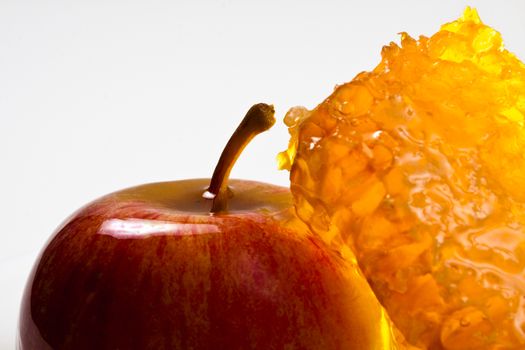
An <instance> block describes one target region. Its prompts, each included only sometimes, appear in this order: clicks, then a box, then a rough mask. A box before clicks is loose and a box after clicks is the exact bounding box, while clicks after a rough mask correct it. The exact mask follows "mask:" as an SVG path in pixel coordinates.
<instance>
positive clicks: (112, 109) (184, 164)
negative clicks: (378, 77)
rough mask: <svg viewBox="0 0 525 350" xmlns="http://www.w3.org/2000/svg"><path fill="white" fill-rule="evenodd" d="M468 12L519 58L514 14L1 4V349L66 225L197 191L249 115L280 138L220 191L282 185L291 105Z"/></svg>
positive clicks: (254, 154) (517, 11)
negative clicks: (110, 205) (148, 188)
mask: <svg viewBox="0 0 525 350" xmlns="http://www.w3.org/2000/svg"><path fill="white" fill-rule="evenodd" d="M466 5H472V6H475V7H477V8H478V10H479V13H480V15H481V18H482V19H483V20H484V21H485V22H486V23H488V24H490V25H492V26H494V27H495V28H496V29H498V30H499V31H500V32H501V33H502V34H503V37H504V39H505V42H506V46H507V48H508V49H510V50H511V51H512V52H514V53H516V54H517V55H518V57H520V58H521V59H522V60H523V59H525V21H524V20H523V14H524V13H525V1H519V0H517V1H470V2H467V1H420V0H418V1H360V2H357V1H315V2H314V1H307V0H303V1H299V0H297V1H277V0H267V1H260V2H254V1H242V0H239V1H228V0H220V1H181V0H177V1H156V0H154V1H151V0H149V1H117V0H111V1H109V0H108V1H42V0H39V1H24V0H0V225H1V235H2V240H1V244H0V349H2V350H3V349H13V348H14V334H15V330H16V322H17V316H18V315H17V314H18V307H19V301H20V297H21V291H22V288H23V285H24V283H25V279H26V277H27V275H28V273H29V269H30V267H31V264H32V263H33V261H34V259H35V257H36V254H37V253H38V251H39V249H40V248H41V247H42V246H43V244H44V243H45V241H46V240H47V238H48V237H49V235H50V234H51V232H52V231H53V229H54V228H55V227H56V226H57V225H58V224H59V223H60V222H61V221H62V220H63V219H64V218H65V217H67V216H68V215H69V214H70V213H71V212H73V211H74V210H76V209H77V208H78V207H80V206H82V205H83V204H85V203H86V202H88V201H90V200H93V199H95V198H96V197H99V196H101V195H103V194H105V193H108V192H112V191H115V190H117V189H121V188H124V187H129V186H132V185H137V184H140V183H145V182H154V181H166V180H176V179H183V178H192V177H208V176H210V175H211V172H212V171H213V167H214V166H215V163H216V161H217V159H218V157H219V154H220V152H221V150H222V147H223V145H224V144H225V142H226V141H227V139H228V138H229V136H230V134H231V132H232V131H233V130H234V129H235V127H236V124H237V123H238V122H239V121H240V119H241V118H242V117H243V116H244V113H245V112H246V110H247V109H248V108H249V107H250V105H251V104H253V103H256V102H269V103H273V104H274V105H275V107H276V116H277V118H278V123H277V125H276V126H275V127H274V128H273V129H272V130H271V131H270V132H268V133H266V134H264V135H261V136H259V137H258V138H256V139H255V140H254V141H253V143H252V144H251V145H250V146H249V147H248V148H247V149H246V150H245V152H244V154H243V155H242V157H241V158H240V159H239V161H238V164H237V166H236V167H235V169H234V170H233V172H232V176H233V177H237V178H248V179H255V180H260V181H265V182H272V183H276V184H280V185H285V186H286V185H287V184H288V179H287V177H288V173H286V172H278V171H277V170H276V163H275V155H276V154H277V153H278V152H279V151H281V150H283V149H285V148H286V145H287V140H288V135H287V131H286V128H285V127H284V125H283V124H282V123H281V120H282V117H283V116H284V113H285V112H286V110H287V109H288V108H290V107H292V106H294V105H304V106H306V107H309V108H312V107H314V106H315V105H316V104H318V103H319V102H321V101H322V99H324V98H325V97H326V96H328V95H329V94H330V92H331V91H332V89H333V87H334V85H335V84H338V83H342V82H346V81H349V80H351V79H352V78H353V77H354V76H355V75H356V74H357V73H358V72H360V71H362V70H370V69H372V68H373V67H374V66H375V65H376V64H377V63H378V62H379V60H380V50H381V47H382V45H384V44H387V43H389V42H390V41H398V35H397V34H396V33H398V32H400V31H407V32H408V33H410V34H411V35H413V36H418V35H419V34H424V35H431V34H432V33H434V32H435V31H437V30H438V29H439V26H440V24H442V23H444V22H448V21H452V20H454V19H455V18H457V17H459V16H460V15H461V13H462V11H463V9H464V7H465V6H466Z"/></svg>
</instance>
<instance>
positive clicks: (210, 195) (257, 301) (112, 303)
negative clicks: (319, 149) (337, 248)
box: [18, 104, 395, 350]
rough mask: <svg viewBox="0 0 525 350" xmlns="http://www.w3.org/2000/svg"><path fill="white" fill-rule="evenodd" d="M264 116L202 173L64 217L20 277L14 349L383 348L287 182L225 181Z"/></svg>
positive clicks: (244, 125) (363, 302)
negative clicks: (298, 211) (297, 208)
mask: <svg viewBox="0 0 525 350" xmlns="http://www.w3.org/2000/svg"><path fill="white" fill-rule="evenodd" d="M273 114H274V113H273V108H272V107H271V106H268V105H265V104H259V105H255V106H254V107H252V108H251V109H250V111H248V113H247V115H246V117H245V119H244V120H243V122H241V125H240V126H239V128H238V129H237V130H236V132H235V133H234V135H233V136H232V138H231V139H230V141H229V142H228V145H227V146H226V148H225V151H224V152H223V154H222V156H221V159H220V160H219V163H218V165H217V167H216V169H215V172H214V176H213V177H212V180H211V181H210V180H207V179H196V180H183V181H175V182H164V183H154V184H146V185H142V186H138V187H134V188H130V189H126V190H122V191H119V192H116V193H113V194H109V195H107V196H105V197H102V198H100V199H98V200H95V201H94V202H92V203H91V204H89V205H87V206H86V207H84V208H83V209H81V210H80V211H78V212H77V213H76V214H74V215H73V216H72V217H71V218H69V219H68V220H67V221H66V222H65V223H64V224H62V226H61V227H59V228H58V230H57V231H56V233H55V234H54V235H53V236H52V238H51V239H50V241H49V242H48V244H47V246H46V247H45V248H44V250H43V251H42V253H41V255H40V257H39V259H38V261H37V262H36V264H35V266H34V268H33V271H32V272H31V275H30V277H29V281H28V283H27V286H26V290H25V293H24V296H23V301H22V307H21V313H20V323H19V335H18V338H19V339H18V348H19V349H23V350H29V349H30V350H39V349H75V350H81V349H90V350H92V349H363V350H366V349H389V348H390V347H394V346H395V344H392V343H391V337H390V330H389V328H388V324H389V323H388V321H387V319H386V317H385V314H384V312H383V309H382V308H381V307H380V306H379V304H378V302H377V301H376V299H375V298H374V297H373V294H372V293H371V292H370V289H369V287H368V285H367V283H366V281H365V280H364V279H363V277H362V275H361V274H360V273H359V270H358V269H357V268H356V266H355V265H354V264H353V263H351V262H349V261H346V260H345V259H343V258H342V257H341V256H340V255H338V254H337V253H335V252H334V251H331V250H330V249H328V248H327V246H326V245H325V244H324V243H323V242H322V241H321V240H320V239H319V238H317V237H316V236H314V235H313V234H311V233H310V231H309V230H308V228H307V227H306V226H304V224H302V223H301V222H300V220H298V219H297V217H296V216H295V213H294V210H293V205H292V198H291V195H290V193H289V191H288V190H287V189H285V188H282V187H277V186H273V185H269V184H264V183H259V182H253V181H241V180H231V181H229V182H228V185H226V183H227V181H228V177H229V173H230V170H231V167H232V166H233V164H234V163H235V160H236V159H237V157H238V156H239V154H240V152H241V151H242V149H243V148H244V146H246V144H247V143H248V141H249V140H250V139H251V138H252V137H253V136H255V135H256V134H257V133H259V132H260V131H263V130H265V129H267V128H268V127H270V126H271V125H272V124H273V122H274V118H273ZM208 185H209V186H208ZM203 193H204V195H203Z"/></svg>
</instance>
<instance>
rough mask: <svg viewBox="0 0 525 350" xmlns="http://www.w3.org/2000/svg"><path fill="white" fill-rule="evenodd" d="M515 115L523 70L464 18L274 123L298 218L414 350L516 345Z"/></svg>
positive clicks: (523, 295) (522, 144)
mask: <svg viewBox="0 0 525 350" xmlns="http://www.w3.org/2000/svg"><path fill="white" fill-rule="evenodd" d="M524 116H525V65H524V64H523V63H522V62H521V61H520V60H518V58H516V57H515V56H514V55H513V54H512V53H510V52H509V51H507V50H506V49H504V47H503V42H502V39H501V36H500V34H499V33H498V32H497V31H495V30H494V29H492V28H490V27H488V26H486V25H485V24H483V23H482V22H481V20H480V19H479V17H478V15H477V13H476V11H475V10H473V9H470V8H467V10H466V11H465V13H464V14H463V16H462V17H461V18H459V19H458V20H456V21H454V22H451V23H448V24H445V25H443V26H442V27H441V29H440V31H438V32H437V33H436V34H434V35H432V36H431V37H424V36H421V37H419V39H417V40H416V39H413V38H411V37H410V36H409V35H408V34H406V33H402V34H401V43H400V45H398V44H395V43H392V44H390V45H388V46H385V47H384V48H383V50H382V60H381V62H380V63H379V65H378V66H377V67H376V68H375V69H374V70H373V71H371V72H363V73H360V74H359V75H357V76H356V77H355V78H354V80H353V81H351V82H349V83H346V84H343V85H341V86H338V87H337V88H336V89H335V91H334V93H333V94H332V95H331V96H329V97H328V98H327V99H326V100H325V101H323V102H322V103H321V104H320V105H318V106H317V107H316V108H315V109H313V110H312V111H308V110H306V109H305V108H294V109H292V110H291V111H290V112H289V113H288V115H287V116H286V118H285V123H286V124H287V125H288V126H289V128H290V133H291V141H290V145H289V148H288V150H286V151H285V152H282V153H281V154H280V155H279V163H280V166H281V167H282V168H288V169H290V171H291V173H290V179H291V190H292V192H293V195H294V198H295V204H296V209H297V212H298V215H299V216H300V217H301V219H302V220H304V221H305V222H306V223H307V224H309V225H310V227H311V228H312V229H313V230H314V231H315V232H316V233H318V234H319V235H321V236H322V237H323V238H324V239H325V240H326V241H327V242H329V243H330V244H331V245H332V247H334V248H335V249H339V250H340V251H341V252H342V254H343V255H345V254H346V255H347V256H350V255H354V256H355V259H357V261H358V263H359V266H360V268H361V270H362V272H363V273H364V275H365V276H366V278H367V279H368V282H369V284H370V285H371V287H372V289H373V291H374V293H375V295H376V297H377V298H378V300H379V301H380V302H381V303H382V304H383V306H384V307H385V309H386V310H387V312H388V315H389V317H390V319H391V320H392V322H393V323H394V325H395V327H397V330H398V331H399V332H400V333H401V334H402V335H403V336H404V338H405V339H406V341H407V342H408V344H410V346H413V347H414V348H418V349H432V350H439V349H447V350H456V349H462V350H466V349H480V350H483V349H524V348H525V186H523V185H522V184H523V183H524V182H525V156H524V155H523V150H524V149H525V126H524ZM348 252H351V253H348ZM407 346H408V345H407Z"/></svg>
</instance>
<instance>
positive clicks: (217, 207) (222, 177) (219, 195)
mask: <svg viewBox="0 0 525 350" xmlns="http://www.w3.org/2000/svg"><path fill="white" fill-rule="evenodd" d="M274 113H275V111H274V109H273V106H272V105H267V104H265V103H258V104H256V105H253V106H252V107H251V108H250V109H249V110H248V112H247V113H246V116H245V117H244V119H243V120H242V121H241V123H240V124H239V126H238V127H237V129H236V130H235V131H234V133H233V135H232V136H231V137H230V140H229V141H228V143H227V144H226V146H225V147H224V150H223V151H222V154H221V157H220V158H219V162H218V163H217V166H216V167H215V171H214V172H213V176H212V178H211V181H210V186H209V187H208V190H207V191H206V192H204V194H203V196H204V197H205V198H213V204H212V207H211V213H219V212H222V211H225V210H226V209H227V207H228V197H229V190H228V178H229V177H230V172H231V170H232V168H233V166H234V164H235V162H236V161H237V158H239V156H240V154H241V152H242V151H243V150H244V148H245V147H246V145H248V143H250V141H251V140H252V139H253V138H254V137H255V136H256V135H258V134H260V133H261V132H263V131H266V130H268V129H270V128H271V127H272V125H273V124H275V118H274Z"/></svg>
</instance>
